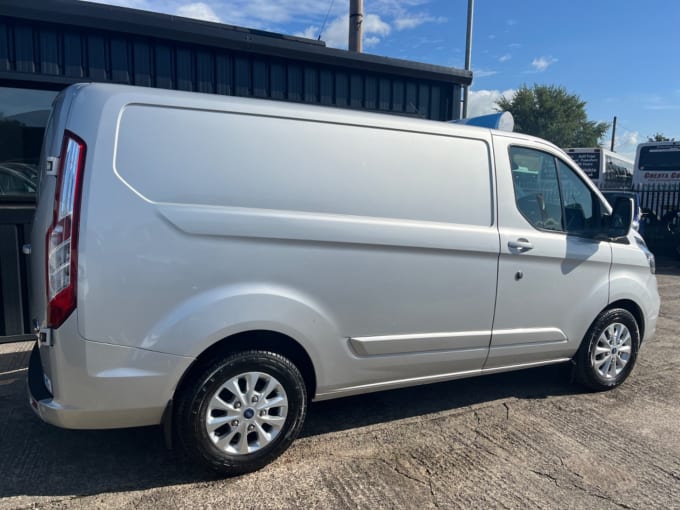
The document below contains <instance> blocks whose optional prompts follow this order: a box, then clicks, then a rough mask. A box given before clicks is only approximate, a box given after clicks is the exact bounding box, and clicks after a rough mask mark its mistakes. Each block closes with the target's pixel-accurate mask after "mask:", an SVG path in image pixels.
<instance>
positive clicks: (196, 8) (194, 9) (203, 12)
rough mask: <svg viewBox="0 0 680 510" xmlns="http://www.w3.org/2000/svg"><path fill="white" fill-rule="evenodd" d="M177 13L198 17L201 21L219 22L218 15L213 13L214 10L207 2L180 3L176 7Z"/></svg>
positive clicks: (187, 16)
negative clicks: (180, 4)
mask: <svg viewBox="0 0 680 510" xmlns="http://www.w3.org/2000/svg"><path fill="white" fill-rule="evenodd" d="M176 12H177V15H178V16H183V17H185V18H194V19H200V20H203V21H214V22H216V23H219V22H221V21H222V20H221V19H220V17H219V16H218V15H217V14H215V11H213V10H212V8H211V7H210V6H209V5H208V4H204V3H203V2H196V3H194V4H187V5H182V6H180V7H178V8H177V11H176Z"/></svg>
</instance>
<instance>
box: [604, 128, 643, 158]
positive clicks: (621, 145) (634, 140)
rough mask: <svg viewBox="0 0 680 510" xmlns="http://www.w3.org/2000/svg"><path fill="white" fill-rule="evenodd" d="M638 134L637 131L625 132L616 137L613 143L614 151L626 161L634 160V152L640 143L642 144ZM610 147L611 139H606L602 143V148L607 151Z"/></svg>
mask: <svg viewBox="0 0 680 510" xmlns="http://www.w3.org/2000/svg"><path fill="white" fill-rule="evenodd" d="M642 141H643V140H642V138H641V137H640V133H639V132H638V131H628V130H625V131H623V132H622V133H620V134H617V135H616V140H615V142H614V151H615V152H617V153H618V154H621V155H622V156H625V157H627V158H628V159H635V150H636V149H637V146H638V144H639V143H640V142H642ZM611 146H612V139H611V138H608V139H606V140H603V141H602V147H604V148H605V149H609V148H611Z"/></svg>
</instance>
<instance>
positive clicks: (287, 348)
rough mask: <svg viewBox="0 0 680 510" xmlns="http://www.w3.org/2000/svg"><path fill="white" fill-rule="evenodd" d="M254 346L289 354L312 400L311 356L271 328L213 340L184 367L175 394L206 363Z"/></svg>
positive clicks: (312, 367)
mask: <svg viewBox="0 0 680 510" xmlns="http://www.w3.org/2000/svg"><path fill="white" fill-rule="evenodd" d="M253 349H259V350H265V351H270V352H274V353H276V354H280V355H281V356H284V357H286V358H288V359H289V360H290V361H291V362H292V363H293V364H294V365H295V366H297V368H298V370H300V373H301V374H302V377H303V379H304V381H305V386H306V388H307V395H308V399H309V400H311V399H312V398H313V397H314V395H315V393H316V382H317V377H316V370H315V368H314V363H313V362H312V359H311V357H310V356H309V354H308V353H307V351H306V350H305V348H304V347H302V345H301V344H300V343H299V342H297V341H296V340H295V339H294V338H292V337H290V336H288V335H286V334H283V333H280V332H278V331H271V330H250V331H243V332H240V333H236V334H234V335H230V336H228V337H225V338H223V339H221V340H219V341H217V342H215V343H214V344H212V345H211V346H210V347H208V348H207V349H205V350H204V351H203V352H202V353H201V354H199V355H198V357H197V358H196V359H195V360H194V362H193V363H192V364H191V365H190V366H189V368H187V370H186V371H185V372H184V374H183V375H182V377H181V378H180V380H179V381H178V383H177V386H176V388H175V391H174V394H175V395H176V394H177V393H178V392H179V391H180V390H181V389H182V388H183V387H184V386H185V385H186V384H187V383H189V382H190V381H191V380H192V379H193V377H195V376H196V374H199V373H201V372H202V371H203V370H204V369H205V367H206V366H207V365H210V364H212V363H214V362H215V360H217V359H221V358H225V357H226V356H229V355H230V354H233V353H236V352H240V351H246V350H253Z"/></svg>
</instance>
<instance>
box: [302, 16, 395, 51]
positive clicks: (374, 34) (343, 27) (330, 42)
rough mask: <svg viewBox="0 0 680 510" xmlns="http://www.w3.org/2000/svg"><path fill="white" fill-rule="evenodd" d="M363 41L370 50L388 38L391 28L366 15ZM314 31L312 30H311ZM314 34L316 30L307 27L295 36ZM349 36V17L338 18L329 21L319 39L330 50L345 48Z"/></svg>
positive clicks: (378, 18) (376, 17) (376, 18)
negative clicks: (324, 42)
mask: <svg viewBox="0 0 680 510" xmlns="http://www.w3.org/2000/svg"><path fill="white" fill-rule="evenodd" d="M362 28H363V39H364V46H366V47H367V48H371V47H374V46H376V45H377V44H379V43H380V41H381V40H382V39H383V38H384V37H386V36H388V35H389V34H390V32H391V31H392V27H391V26H390V25H389V24H388V23H386V22H385V21H383V20H382V18H381V17H380V16H378V15H377V14H368V15H366V16H364V23H363V27H362ZM312 29H314V30H312ZM309 33H312V34H314V35H313V36H312V37H316V35H317V34H318V29H316V27H308V28H307V29H306V30H305V31H304V32H301V33H298V34H295V35H301V36H303V37H307V35H304V34H309ZM348 36H349V15H345V16H340V17H339V18H335V19H334V20H333V21H331V22H330V23H329V25H328V28H326V29H325V30H324V31H323V33H322V34H321V39H323V40H324V41H326V45H327V46H330V47H331V48H347V39H348Z"/></svg>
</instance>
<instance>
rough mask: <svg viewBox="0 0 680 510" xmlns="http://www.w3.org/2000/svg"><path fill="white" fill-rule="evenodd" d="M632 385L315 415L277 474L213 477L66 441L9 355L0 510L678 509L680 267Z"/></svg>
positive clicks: (519, 378)
mask: <svg viewBox="0 0 680 510" xmlns="http://www.w3.org/2000/svg"><path fill="white" fill-rule="evenodd" d="M658 273H659V274H658V279H659V288H660V292H661V295H662V310H661V317H660V319H659V323H658V331H657V335H656V337H655V338H654V339H653V340H652V341H651V342H649V343H648V344H647V345H644V346H643V349H642V351H641V355H640V357H639V359H638V364H637V367H636V369H635V370H634V372H633V374H632V375H631V377H630V378H629V379H628V381H626V383H625V384H624V385H623V386H621V387H620V388H618V389H616V390H613V391H610V392H606V393H597V394H592V393H584V392H582V391H581V389H580V388H579V387H577V386H575V385H572V384H571V383H570V382H569V374H570V369H569V367H568V366H558V367H544V368H539V369H533V370H525V371H521V372H514V373H509V374H499V375H493V376H486V377H481V378H475V379H468V380H461V381H453V382H448V383H441V384H434V385H429V386H421V387H417V388H409V389H404V390H394V391H389V392H383V393H376V394H371V395H365V396H360V397H352V398H345V399H340V400H335V401H329V402H322V403H317V404H313V405H312V406H311V409H310V412H309V415H308V419H307V423H306V425H305V429H304V432H303V435H302V437H301V438H300V439H299V440H297V441H296V442H295V443H294V444H293V446H292V447H291V448H290V449H289V450H288V451H287V452H286V453H285V454H284V455H283V456H282V457H281V458H279V459H278V460H277V461H276V462H274V463H273V464H272V465H270V466H268V467H266V468H265V469H263V470H261V471H259V472H257V473H252V474H249V475H245V476H241V477H237V478H231V479H215V478H214V476H211V475H206V474H205V473H201V472H197V471H196V470H195V469H193V468H192V466H189V465H184V464H183V463H182V462H181V460H180V459H179V458H178V456H177V455H176V454H175V453H173V452H172V451H167V450H166V449H165V448H164V445H163V440H162V435H161V432H160V429H159V428H157V427H147V428H138V429H127V430H113V431H68V430H61V429H57V428H55V427H52V426H49V425H46V424H44V423H42V422H41V421H40V420H39V419H38V418H36V417H35V416H34V415H33V413H32V411H31V410H30V409H29V407H28V404H27V400H26V397H25V390H24V379H25V374H26V368H25V367H26V365H27V363H28V353H29V351H30V349H31V347H32V345H31V344H30V343H24V344H9V345H0V510H3V509H10V508H12V509H14V508H66V507H68V508H98V507H101V508H130V509H133V508H134V509H145V508H149V509H151V508H153V509H156V508H165V507H180V508H301V507H304V508H332V509H338V508H357V507H359V508H418V509H425V508H473V507H477V508H489V507H491V508H522V509H525V508H602V509H605V508H636V509H637V508H639V509H649V508H664V509H666V508H680V376H679V374H678V370H679V369H678V367H679V366H680V349H679V348H678V337H677V333H678V331H680V268H678V264H677V263H674V264H670V263H669V264H666V265H661V266H660V268H659V271H658Z"/></svg>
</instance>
